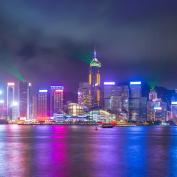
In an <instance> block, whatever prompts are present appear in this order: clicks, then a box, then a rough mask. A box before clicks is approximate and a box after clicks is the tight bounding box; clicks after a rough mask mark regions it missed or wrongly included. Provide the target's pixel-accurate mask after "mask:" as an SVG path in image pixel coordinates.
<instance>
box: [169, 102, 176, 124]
mask: <svg viewBox="0 0 177 177" xmlns="http://www.w3.org/2000/svg"><path fill="white" fill-rule="evenodd" d="M170 118H171V120H174V121H175V122H176V123H177V101H172V102H171V116H170Z"/></svg>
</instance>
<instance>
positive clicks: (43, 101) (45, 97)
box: [37, 90, 49, 120]
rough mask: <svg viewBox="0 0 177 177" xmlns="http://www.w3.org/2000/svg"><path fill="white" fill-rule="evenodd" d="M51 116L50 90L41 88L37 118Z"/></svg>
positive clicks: (38, 97) (45, 118)
mask: <svg viewBox="0 0 177 177" xmlns="http://www.w3.org/2000/svg"><path fill="white" fill-rule="evenodd" d="M48 118H49V93H48V90H39V91H38V95H37V119H38V120H47V119H48Z"/></svg>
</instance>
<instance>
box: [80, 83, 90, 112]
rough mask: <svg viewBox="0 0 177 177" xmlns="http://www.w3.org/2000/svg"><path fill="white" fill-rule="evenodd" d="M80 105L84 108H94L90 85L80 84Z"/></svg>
mask: <svg viewBox="0 0 177 177" xmlns="http://www.w3.org/2000/svg"><path fill="white" fill-rule="evenodd" d="M78 104H79V105H81V106H83V107H87V108H88V109H90V108H91V107H92V97H91V92H90V85H89V84H88V83H87V82H83V83H80V84H79V89H78Z"/></svg>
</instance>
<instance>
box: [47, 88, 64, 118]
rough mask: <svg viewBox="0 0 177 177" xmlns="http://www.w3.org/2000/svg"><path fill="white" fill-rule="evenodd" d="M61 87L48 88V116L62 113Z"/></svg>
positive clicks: (62, 89)
mask: <svg viewBox="0 0 177 177" xmlns="http://www.w3.org/2000/svg"><path fill="white" fill-rule="evenodd" d="M63 92H64V87H63V86H51V87H50V116H51V117H53V115H54V114H60V113H62V112H63Z"/></svg>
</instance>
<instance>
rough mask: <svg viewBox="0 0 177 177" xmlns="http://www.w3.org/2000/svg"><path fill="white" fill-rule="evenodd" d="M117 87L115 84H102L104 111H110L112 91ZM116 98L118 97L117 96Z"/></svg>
mask: <svg viewBox="0 0 177 177" xmlns="http://www.w3.org/2000/svg"><path fill="white" fill-rule="evenodd" d="M116 87H117V86H116V85H115V82H104V109H105V110H108V111H109V110H110V111H112V106H111V105H112V104H111V98H112V97H115V96H116V95H114V93H115V92H114V90H115V88H116ZM117 96H118V95H117Z"/></svg>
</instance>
